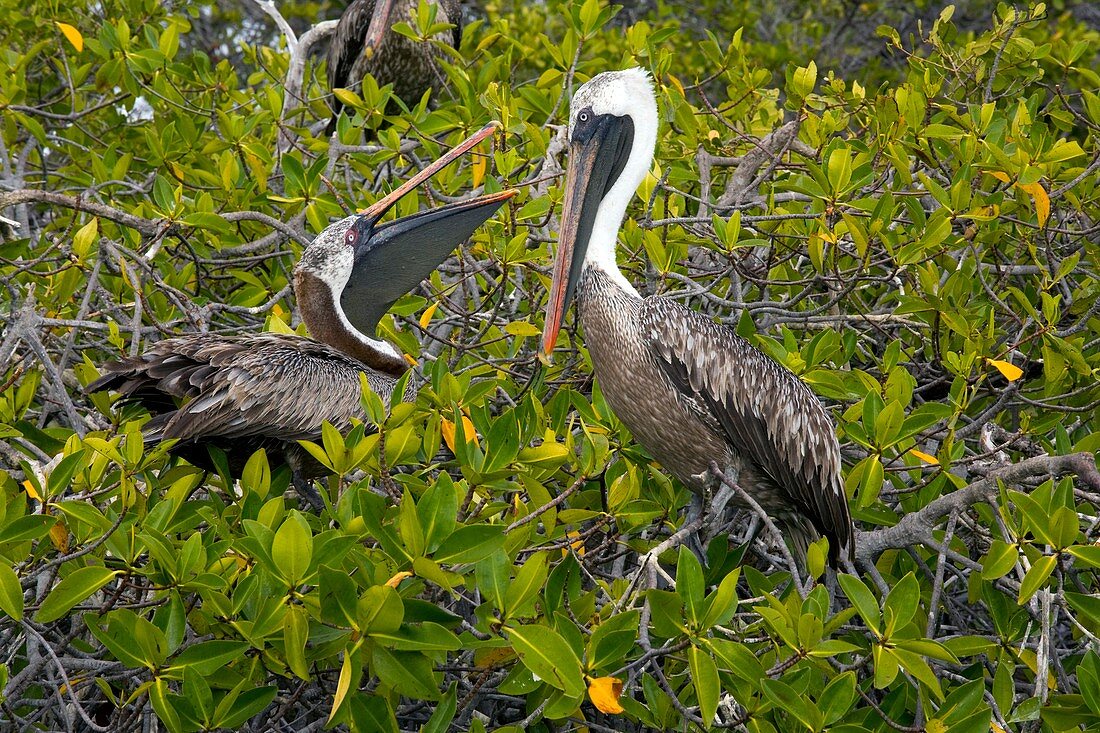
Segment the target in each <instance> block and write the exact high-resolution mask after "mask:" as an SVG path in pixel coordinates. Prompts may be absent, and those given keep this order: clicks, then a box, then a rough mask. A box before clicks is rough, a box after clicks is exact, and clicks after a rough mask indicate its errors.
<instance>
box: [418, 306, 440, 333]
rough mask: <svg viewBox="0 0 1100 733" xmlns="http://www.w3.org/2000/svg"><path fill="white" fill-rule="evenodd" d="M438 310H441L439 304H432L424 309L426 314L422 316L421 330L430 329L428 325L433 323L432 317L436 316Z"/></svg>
mask: <svg viewBox="0 0 1100 733" xmlns="http://www.w3.org/2000/svg"><path fill="white" fill-rule="evenodd" d="M437 310H439V303H432V304H431V305H429V306H428V307H427V308H425V309H424V312H423V313H421V314H420V327H421V328H427V327H428V324H429V323H431V321H432V316H434V315H435V312H436V311H437Z"/></svg>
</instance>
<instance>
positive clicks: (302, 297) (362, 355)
mask: <svg viewBox="0 0 1100 733" xmlns="http://www.w3.org/2000/svg"><path fill="white" fill-rule="evenodd" d="M294 292H295V294H296V295H297V296H298V308H299V309H300V310H301V312H302V320H304V321H305V322H306V328H308V329H309V332H310V334H311V335H312V336H313V338H315V339H317V340H318V341H320V342H322V343H325V344H328V345H329V346H332V347H333V348H336V349H339V350H340V351H342V352H344V353H345V354H347V355H348V356H350V357H352V358H353V359H357V360H359V361H361V362H362V363H363V364H365V365H366V366H368V367H370V368H371V369H374V370H375V371H379V372H384V373H386V374H389V375H391V376H393V377H400V376H401V375H402V374H404V373H405V372H406V371H408V369H409V365H408V364H407V363H405V360H404V359H402V358H401V357H400V356H396V355H394V354H389V353H386V352H384V351H381V350H379V349H377V348H375V347H373V346H371V345H370V344H369V343H368V342H367V341H366V339H364V338H363V336H362V334H360V333H359V332H358V331H355V330H353V329H352V328H351V327H350V326H349V325H347V324H346V322H345V321H344V319H342V318H340V313H339V311H338V310H337V309H338V308H339V307H340V306H339V305H338V304H337V303H336V300H335V298H334V295H333V292H332V289H331V288H330V287H329V286H328V285H327V284H326V283H325V282H323V281H322V280H321V279H320V278H318V277H317V276H316V275H314V274H312V273H309V272H305V271H302V270H299V271H298V272H296V273H294Z"/></svg>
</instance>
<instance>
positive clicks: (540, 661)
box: [504, 624, 585, 696]
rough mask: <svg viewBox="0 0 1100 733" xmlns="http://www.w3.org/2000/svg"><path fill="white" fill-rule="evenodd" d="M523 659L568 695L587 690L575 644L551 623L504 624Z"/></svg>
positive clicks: (528, 665) (533, 669)
mask: <svg viewBox="0 0 1100 733" xmlns="http://www.w3.org/2000/svg"><path fill="white" fill-rule="evenodd" d="M504 629H505V633H506V634H507V635H508V640H509V641H510V642H511V643H512V648H513V649H515V650H516V654H518V655H519V658H520V661H522V662H523V664H524V665H525V666H526V667H527V668H528V669H529V670H531V672H532V673H533V674H535V675H536V676H537V677H538V678H539V679H541V680H542V681H543V682H546V683H547V684H549V685H550V686H551V687H556V688H557V689H559V690H562V691H563V692H565V693H566V694H567V695H570V696H576V695H581V694H583V693H584V689H585V688H584V679H583V677H582V676H581V663H580V660H579V659H577V656H576V654H574V653H573V648H572V647H571V646H569V644H568V643H567V642H566V641H565V639H563V638H562V637H561V635H560V634H558V632H556V631H554V630H553V629H551V628H550V627H548V626H540V625H537V624H529V625H524V626H505V627H504Z"/></svg>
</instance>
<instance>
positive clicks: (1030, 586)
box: [1016, 555, 1058, 606]
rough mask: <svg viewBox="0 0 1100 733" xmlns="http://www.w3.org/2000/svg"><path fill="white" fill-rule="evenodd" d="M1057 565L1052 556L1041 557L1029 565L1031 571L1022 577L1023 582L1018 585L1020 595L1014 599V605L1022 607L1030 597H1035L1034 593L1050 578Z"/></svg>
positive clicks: (1055, 559) (1056, 560)
mask: <svg viewBox="0 0 1100 733" xmlns="http://www.w3.org/2000/svg"><path fill="white" fill-rule="evenodd" d="M1057 564H1058V559H1057V558H1056V557H1055V556H1054V555H1043V556H1042V557H1040V558H1039V559H1037V560H1036V561H1035V562H1033V563H1032V564H1031V569H1030V570H1028V571H1027V574H1026V575H1024V580H1023V582H1022V583H1020V594H1019V596H1018V597H1017V598H1016V603H1018V604H1019V605H1021V606H1022V605H1023V604H1025V603H1027V602H1028V601H1030V600H1031V597H1032V596H1033V595H1035V593H1036V591H1038V590H1039V588H1040V587H1042V585H1043V583H1045V582H1046V581H1047V578H1049V577H1050V574H1051V572H1053V570H1054V567H1055V566H1056V565H1057Z"/></svg>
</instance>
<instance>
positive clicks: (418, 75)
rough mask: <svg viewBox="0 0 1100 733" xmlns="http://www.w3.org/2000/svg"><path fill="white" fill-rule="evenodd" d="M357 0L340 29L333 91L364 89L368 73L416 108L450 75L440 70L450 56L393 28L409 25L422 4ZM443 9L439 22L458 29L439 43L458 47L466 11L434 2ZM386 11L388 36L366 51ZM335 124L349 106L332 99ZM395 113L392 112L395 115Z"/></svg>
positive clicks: (333, 49)
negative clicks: (370, 31) (362, 84)
mask: <svg viewBox="0 0 1100 733" xmlns="http://www.w3.org/2000/svg"><path fill="white" fill-rule="evenodd" d="M389 2H390V3H391V4H390V5H389V6H388V7H379V5H378V4H379V3H382V4H383V5H385V4H386V3H387V0H353V2H352V3H351V4H349V5H348V7H347V9H346V10H345V11H344V14H343V15H341V16H340V22H339V23H338V24H337V26H336V31H335V33H334V34H333V37H332V42H331V43H330V45H329V51H328V84H329V89H330V90H332V89H340V88H350V87H355V86H358V84H359V83H360V82H361V81H362V80H363V77H364V76H366V75H367V74H368V73H369V74H370V75H371V76H373V77H374V78H375V79H376V80H377V81H378V83H379V85H385V84H393V93H394V95H395V96H397V97H398V98H399V99H400V100H401V101H403V102H404V103H405V104H406V105H410V106H411V105H414V104H416V103H417V102H419V101H420V98H421V97H423V96H424V92H426V91H427V90H428V89H433V90H434V91H435V92H438V91H440V90H441V89H442V88H443V85H444V82H445V78H446V77H445V75H444V73H443V70H442V69H441V68H440V66H439V60H440V58H442V57H443V54H444V52H443V51H442V50H441V49H440V48H439V47H437V46H436V45H435V44H432V43H421V42H418V41H415V40H413V39H411V38H408V37H406V36H403V35H401V34H400V33H395V32H393V31H392V30H391V27H392V26H393V24H394V23H398V22H407V21H408V20H409V19H410V17H411V16H410V14H415V12H416V8H417V5H418V0H389ZM434 2H435V4H436V5H437V6H438V10H437V11H436V22H438V23H451V24H453V25H454V27H453V28H451V29H449V30H445V31H442V32H440V33H439V34H437V35H436V36H435V39H436V40H438V41H442V42H443V43H446V44H448V45H450V46H451V47H453V48H458V46H459V44H460V43H461V42H462V8H461V7H460V5H459V4H458V2H457V0H434ZM379 12H381V13H384V14H385V17H384V18H382V19H381V20H380V21H379V22H380V23H382V28H381V32H382V35H381V37H380V39H379V41H378V47H377V48H371V49H370V50H369V51H367V49H366V48H365V43H366V36H367V32H368V29H370V27H371V23H372V20H373V19H374V16H375V14H376V13H379ZM331 106H332V119H333V122H332V123H331V124H330V128H331V127H333V126H334V125H335V121H336V118H337V117H338V116H339V115H340V110H341V109H342V108H343V103H341V102H340V100H338V99H336V97H335V96H333V97H332V102H331ZM393 111H395V110H390V112H393ZM330 131H331V130H330Z"/></svg>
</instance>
